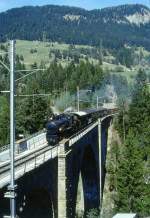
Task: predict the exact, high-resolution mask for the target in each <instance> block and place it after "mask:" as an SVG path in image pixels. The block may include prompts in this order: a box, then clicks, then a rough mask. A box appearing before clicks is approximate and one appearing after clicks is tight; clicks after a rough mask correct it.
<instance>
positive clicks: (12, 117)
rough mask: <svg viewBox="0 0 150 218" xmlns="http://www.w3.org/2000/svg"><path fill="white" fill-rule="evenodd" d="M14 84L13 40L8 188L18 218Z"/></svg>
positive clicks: (12, 48)
mask: <svg viewBox="0 0 150 218" xmlns="http://www.w3.org/2000/svg"><path fill="white" fill-rule="evenodd" d="M14 82H15V42H14V41H13V40H12V41H10V186H9V187H8V191H9V192H8V193H9V198H10V213H11V215H10V217H11V218H16V199H15V198H16V193H15V190H16V185H15V169H14V160H15V104H14V91H15V85H14ZM8 193H7V194H8ZM7 194H6V195H7Z"/></svg>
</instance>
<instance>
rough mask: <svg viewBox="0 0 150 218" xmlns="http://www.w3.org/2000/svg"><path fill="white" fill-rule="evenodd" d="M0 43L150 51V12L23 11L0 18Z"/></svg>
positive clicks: (138, 8)
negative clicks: (126, 46)
mask: <svg viewBox="0 0 150 218" xmlns="http://www.w3.org/2000/svg"><path fill="white" fill-rule="evenodd" d="M0 30H1V33H0V40H1V41H4V40H6V39H10V38H17V39H26V40H43V39H44V40H45V39H47V40H51V41H59V42H66V43H75V44H89V45H99V44H100V42H101V41H102V42H103V46H105V47H111V48H118V47H120V46H122V45H124V44H129V45H137V46H139V45H141V46H144V47H145V48H147V49H149V50H150V37H149V36H150V9H149V8H148V7H146V6H143V5H138V4H136V5H122V6H118V7H110V8H105V9H101V10H92V11H87V10H84V9H80V8H75V7H66V6H53V5H46V6H42V7H38V6H37V7H22V8H16V9H11V10H8V11H6V12H3V13H1V14H0Z"/></svg>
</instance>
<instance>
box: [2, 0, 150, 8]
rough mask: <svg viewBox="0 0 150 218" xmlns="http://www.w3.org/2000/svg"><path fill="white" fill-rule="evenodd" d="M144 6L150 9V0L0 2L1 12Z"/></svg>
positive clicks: (23, 0) (19, 0) (25, 0)
mask: <svg viewBox="0 0 150 218" xmlns="http://www.w3.org/2000/svg"><path fill="white" fill-rule="evenodd" d="M135 3H139V4H144V5H147V6H149V7H150V0H0V11H6V10H8V9H10V8H15V7H22V6H25V5H46V4H54V5H69V6H76V7H81V8H85V9H88V10H92V9H99V8H104V7H110V6H116V5H121V4H135Z"/></svg>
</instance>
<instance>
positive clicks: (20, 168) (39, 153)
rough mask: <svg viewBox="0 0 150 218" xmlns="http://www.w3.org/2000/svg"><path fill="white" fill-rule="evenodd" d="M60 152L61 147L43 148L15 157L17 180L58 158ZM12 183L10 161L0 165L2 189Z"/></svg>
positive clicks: (0, 185) (0, 186)
mask: <svg viewBox="0 0 150 218" xmlns="http://www.w3.org/2000/svg"><path fill="white" fill-rule="evenodd" d="M59 152H60V146H58V145H56V146H54V147H51V146H48V145H47V146H42V147H40V148H36V149H34V150H31V151H30V152H29V151H26V152H23V153H21V154H20V155H18V156H16V157H15V179H17V178H20V177H21V176H23V175H24V174H25V173H27V172H29V171H31V170H33V169H35V168H37V167H38V166H40V165H42V164H43V163H45V162H47V161H48V160H50V159H53V158H56V157H57V156H58V154H59ZM9 181H10V160H7V161H5V162H2V163H0V188H2V187H4V186H5V185H7V184H8V183H9Z"/></svg>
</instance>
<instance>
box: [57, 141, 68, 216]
mask: <svg viewBox="0 0 150 218" xmlns="http://www.w3.org/2000/svg"><path fill="white" fill-rule="evenodd" d="M66 217H67V199H66V154H65V144H62V145H60V152H59V156H58V218H66Z"/></svg>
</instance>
